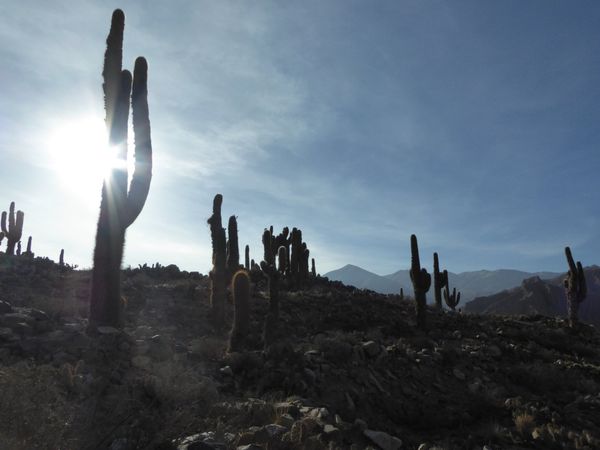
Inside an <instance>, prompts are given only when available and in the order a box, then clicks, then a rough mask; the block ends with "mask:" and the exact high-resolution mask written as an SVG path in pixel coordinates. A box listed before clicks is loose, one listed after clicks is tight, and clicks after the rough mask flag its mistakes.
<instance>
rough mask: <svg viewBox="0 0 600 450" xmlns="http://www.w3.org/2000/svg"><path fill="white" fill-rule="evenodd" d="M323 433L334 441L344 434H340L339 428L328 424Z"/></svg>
mask: <svg viewBox="0 0 600 450" xmlns="http://www.w3.org/2000/svg"><path fill="white" fill-rule="evenodd" d="M323 433H325V435H326V436H327V438H328V439H330V440H332V441H337V440H338V439H339V438H340V437H341V435H342V433H341V432H340V430H339V428H336V427H334V426H333V425H330V424H326V425H325V426H324V427H323Z"/></svg>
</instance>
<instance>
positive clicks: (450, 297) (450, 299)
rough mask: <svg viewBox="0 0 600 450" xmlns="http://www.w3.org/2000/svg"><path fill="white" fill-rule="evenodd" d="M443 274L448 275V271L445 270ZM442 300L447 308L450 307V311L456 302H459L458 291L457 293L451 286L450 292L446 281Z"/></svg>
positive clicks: (454, 307)
mask: <svg viewBox="0 0 600 450" xmlns="http://www.w3.org/2000/svg"><path fill="white" fill-rule="evenodd" d="M444 275H445V276H446V277H448V272H447V271H445V270H444ZM444 301H445V302H446V305H448V308H450V309H451V310H452V311H454V310H455V309H456V307H457V306H458V303H459V302H460V292H458V293H457V292H456V288H453V289H452V294H451V293H450V288H449V287H448V283H446V286H445V287H444Z"/></svg>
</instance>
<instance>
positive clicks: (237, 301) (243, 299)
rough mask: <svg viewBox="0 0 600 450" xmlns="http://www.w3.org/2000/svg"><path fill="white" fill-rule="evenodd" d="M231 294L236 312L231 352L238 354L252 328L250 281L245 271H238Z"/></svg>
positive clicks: (230, 338) (231, 337)
mask: <svg viewBox="0 0 600 450" xmlns="http://www.w3.org/2000/svg"><path fill="white" fill-rule="evenodd" d="M231 292H233V304H234V308H235V310H234V315H233V327H232V328H231V334H230V335H229V351H230V352H237V351H240V350H241V349H242V347H243V342H244V339H245V338H246V336H247V335H248V329H249V328H250V279H249V278H248V274H247V273H246V272H245V271H244V270H238V271H237V272H236V273H235V275H234V276H233V280H232V281H231Z"/></svg>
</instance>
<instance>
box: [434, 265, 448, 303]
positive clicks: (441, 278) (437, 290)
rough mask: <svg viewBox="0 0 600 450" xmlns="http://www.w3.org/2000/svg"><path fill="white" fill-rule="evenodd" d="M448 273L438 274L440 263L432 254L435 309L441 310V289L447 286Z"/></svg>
mask: <svg viewBox="0 0 600 450" xmlns="http://www.w3.org/2000/svg"><path fill="white" fill-rule="evenodd" d="M447 277H448V272H447V271H444V272H440V262H439V260H438V254H437V253H434V254H433V293H434V297H435V307H436V308H437V309H439V310H441V309H442V289H443V288H444V287H445V286H448V278H447Z"/></svg>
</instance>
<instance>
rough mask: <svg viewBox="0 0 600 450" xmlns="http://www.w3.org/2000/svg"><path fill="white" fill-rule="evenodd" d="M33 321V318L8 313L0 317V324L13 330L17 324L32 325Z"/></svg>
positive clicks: (21, 314)
mask: <svg viewBox="0 0 600 450" xmlns="http://www.w3.org/2000/svg"><path fill="white" fill-rule="evenodd" d="M33 321H34V319H33V317H31V316H29V315H27V314H23V313H8V314H4V315H3V316H1V317H0V323H2V325H4V326H5V327H9V328H13V327H14V326H15V325H17V324H19V323H32V322H33Z"/></svg>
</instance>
